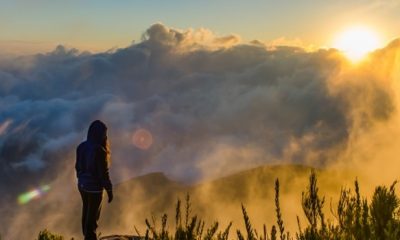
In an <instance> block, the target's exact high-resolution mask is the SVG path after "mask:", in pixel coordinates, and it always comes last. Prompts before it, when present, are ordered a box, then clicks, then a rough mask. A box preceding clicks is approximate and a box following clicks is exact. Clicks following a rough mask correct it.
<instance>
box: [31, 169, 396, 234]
mask: <svg viewBox="0 0 400 240" xmlns="http://www.w3.org/2000/svg"><path fill="white" fill-rule="evenodd" d="M317 183H318V181H317V175H316V174H315V172H314V171H312V172H311V174H310V176H309V183H308V186H307V188H306V189H305V191H304V192H302V195H301V196H302V200H301V206H302V209H303V213H304V216H305V217H306V220H307V221H306V225H305V227H304V228H302V226H301V222H300V218H299V217H297V222H298V232H295V233H294V234H293V235H292V234H291V233H290V232H288V231H286V232H285V226H284V221H283V218H282V213H281V205H280V189H279V188H280V185H279V180H278V179H276V181H275V213H276V225H273V226H272V227H271V231H270V232H267V226H266V225H265V224H264V225H263V229H262V231H260V233H261V234H259V232H258V231H257V230H256V229H255V228H254V227H253V225H252V224H251V220H250V216H249V215H248V213H247V210H246V208H245V206H244V205H243V204H242V206H241V207H242V214H243V220H244V227H245V231H246V232H245V233H242V232H241V231H240V230H236V236H235V237H232V238H230V237H229V236H230V235H229V234H230V230H231V227H232V222H230V223H229V224H228V226H226V227H225V228H220V227H221V226H220V224H219V223H218V222H214V223H212V224H211V225H208V224H206V223H205V221H203V220H202V219H201V218H199V217H198V216H197V215H195V214H192V208H191V200H190V196H189V195H187V196H186V199H185V206H184V213H183V214H182V202H181V200H180V199H178V200H177V203H176V208H175V229H174V231H173V232H170V228H168V227H167V226H168V216H167V214H164V215H162V216H161V225H160V226H158V225H157V224H156V222H157V221H156V218H155V217H154V216H152V218H151V220H149V219H145V223H146V231H145V234H144V235H141V234H140V232H139V231H138V230H137V228H136V227H135V231H136V234H137V235H138V236H139V237H140V238H141V239H144V240H228V239H233V238H236V239H238V240H278V239H279V240H353V239H354V240H398V239H400V199H399V197H398V196H397V195H396V193H395V186H396V183H397V182H394V183H393V184H392V185H391V186H390V187H389V188H388V187H386V186H378V187H376V188H375V191H374V194H373V196H372V199H371V201H370V203H368V200H367V198H365V197H362V196H361V195H360V189H359V184H358V181H357V180H355V182H354V190H352V189H350V188H349V189H346V188H342V189H341V191H340V195H339V201H338V203H337V206H336V208H335V209H333V207H331V212H332V215H333V217H334V218H335V220H336V221H335V223H334V222H333V221H331V219H327V218H326V216H325V214H324V212H325V211H324V207H325V206H324V205H325V197H324V196H321V195H320V194H319V188H318V184H317ZM182 215H183V216H182ZM205 226H208V228H205ZM62 239H63V238H62V236H59V235H55V234H52V233H50V232H49V231H47V230H44V231H41V232H40V233H39V237H38V240H62Z"/></svg>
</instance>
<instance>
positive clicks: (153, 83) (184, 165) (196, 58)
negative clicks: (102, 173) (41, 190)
mask: <svg viewBox="0 0 400 240" xmlns="http://www.w3.org/2000/svg"><path fill="white" fill-rule="evenodd" d="M398 49H399V42H398V41H394V42H393V43H392V44H391V45H389V46H388V47H387V48H385V49H382V50H379V51H377V52H376V53H374V54H373V55H371V59H370V60H368V62H367V63H364V64H362V65H360V66H357V67H355V66H351V64H349V63H348V62H347V61H346V59H344V57H343V56H341V55H340V54H339V52H338V51H336V50H318V51H314V52H307V51H305V50H303V49H301V48H298V47H271V46H265V45H263V44H261V43H259V42H254V43H241V42H240V39H239V37H237V36H226V37H216V36H214V35H213V34H212V33H211V32H209V31H206V30H199V31H180V30H174V29H171V28H168V27H166V26H164V25H162V24H155V25H152V26H151V27H150V28H149V29H148V30H147V31H146V32H145V34H144V36H143V40H142V41H141V42H140V43H137V44H133V45H131V46H129V47H127V48H123V49H117V50H111V51H109V52H104V53H98V54H90V53H87V52H79V51H77V50H75V49H66V48H64V47H63V46H59V47H57V48H56V49H55V50H54V51H53V52H50V53H47V54H39V55H35V56H30V57H19V58H16V59H12V60H10V59H8V60H4V59H3V60H1V61H0V94H1V97H0V175H1V178H2V179H1V183H0V185H1V186H2V187H1V189H6V188H7V187H6V186H9V185H10V184H12V185H13V186H14V189H18V188H17V187H15V186H20V187H26V186H27V185H29V184H32V185H33V183H37V184H39V183H40V182H42V181H43V179H46V181H50V180H52V179H54V178H56V177H57V176H58V175H59V174H60V170H59V169H60V167H63V169H64V171H68V172H70V173H71V174H72V170H73V162H74V151H75V147H76V145H77V144H78V143H79V142H80V141H81V140H83V139H84V138H85V135H86V129H87V127H88V125H89V124H90V122H91V121H92V120H95V119H102V120H103V121H104V122H106V124H107V125H108V127H109V134H110V140H111V146H112V156H113V158H112V159H113V168H112V172H111V174H112V176H113V178H114V179H115V180H116V181H118V180H120V179H123V178H125V177H128V176H133V175H137V174H142V173H146V172H151V171H163V172H165V173H166V174H167V175H168V176H170V177H173V178H176V179H181V180H187V181H193V180H199V179H204V178H208V177H217V176H221V175H223V174H227V173H229V172H233V171H236V170H239V169H243V168H248V167H251V166H255V165H260V164H265V163H273V162H280V161H286V162H298V163H306V164H313V165H321V164H329V163H332V162H335V161H336V160H338V157H339V154H340V153H341V152H342V151H343V150H344V149H347V147H348V143H349V141H350V140H351V139H352V136H354V134H353V133H354V130H355V128H356V129H357V131H368V129H370V128H372V127H373V126H374V124H375V123H376V122H385V121H389V120H390V119H391V117H392V116H393V115H394V112H395V111H396V101H397V100H396V92H395V89H394V88H393V86H394V85H393V84H392V82H391V78H393V74H392V71H394V70H395V68H396V67H397V65H396V61H398V57H397V55H396V54H397V52H398ZM378 64H380V65H378ZM371 66H374V67H375V68H377V66H381V67H382V68H381V69H375V70H374V68H371ZM378 71H379V72H378ZM385 71H386V72H385ZM139 129H144V130H146V131H148V132H149V133H150V134H151V135H152V142H151V143H150V144H151V145H150V146H149V147H146V148H143V147H140V146H139V147H138V146H134V144H133V139H132V138H133V135H134V133H135V131H137V130H139ZM146 136H147V135H146ZM71 176H72V175H71ZM28 183H29V184H28ZM19 190H20V189H19Z"/></svg>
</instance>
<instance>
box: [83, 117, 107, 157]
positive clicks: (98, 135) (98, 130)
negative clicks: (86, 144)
mask: <svg viewBox="0 0 400 240" xmlns="http://www.w3.org/2000/svg"><path fill="white" fill-rule="evenodd" d="M87 140H88V141H91V142H93V143H96V144H99V145H101V146H102V147H103V148H104V150H106V153H107V161H109V160H110V155H111V151H110V143H109V141H108V138H107V126H106V124H104V123H103V122H102V121H100V120H95V121H93V122H92V123H91V124H90V126H89V130H88V134H87Z"/></svg>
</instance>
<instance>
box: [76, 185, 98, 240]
mask: <svg viewBox="0 0 400 240" xmlns="http://www.w3.org/2000/svg"><path fill="white" fill-rule="evenodd" d="M79 192H80V193H81V197H82V203H83V206H82V231H83V235H84V236H85V240H97V235H96V229H97V221H98V220H99V218H100V211H101V200H102V197H103V193H91V192H85V191H83V190H81V189H79Z"/></svg>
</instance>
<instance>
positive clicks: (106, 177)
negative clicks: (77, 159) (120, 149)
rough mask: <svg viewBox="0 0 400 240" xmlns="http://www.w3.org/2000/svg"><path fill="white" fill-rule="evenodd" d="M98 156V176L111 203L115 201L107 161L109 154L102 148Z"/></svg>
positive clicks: (98, 151)
mask: <svg viewBox="0 0 400 240" xmlns="http://www.w3.org/2000/svg"><path fill="white" fill-rule="evenodd" d="M96 155H97V156H98V158H97V159H96V162H97V163H98V165H97V166H98V169H97V171H98V176H99V178H100V182H101V185H102V187H103V188H104V189H105V190H106V191H107V194H108V202H111V201H112V199H113V193H112V183H111V180H110V174H109V167H108V161H107V153H106V152H105V150H104V149H103V148H101V147H100V148H98V150H97V154H96Z"/></svg>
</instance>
